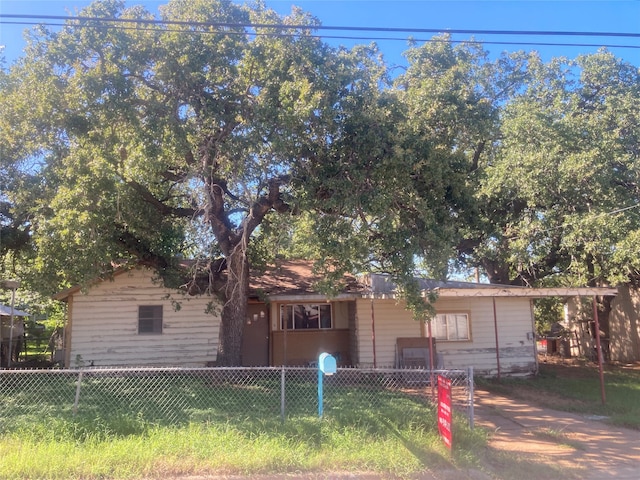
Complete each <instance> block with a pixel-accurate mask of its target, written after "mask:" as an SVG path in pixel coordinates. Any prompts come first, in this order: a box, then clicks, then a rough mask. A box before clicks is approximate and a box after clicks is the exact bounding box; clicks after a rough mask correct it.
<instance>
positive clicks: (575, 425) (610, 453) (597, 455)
mask: <svg viewBox="0 0 640 480" xmlns="http://www.w3.org/2000/svg"><path fill="white" fill-rule="evenodd" d="M476 395H477V396H476V409H475V413H476V425H477V426H482V427H485V428H487V429H489V431H490V432H491V433H490V435H491V436H490V442H489V445H490V448H491V449H493V450H495V451H499V452H505V453H510V454H513V455H518V456H520V457H521V458H522V459H523V460H528V461H531V462H535V463H538V464H540V463H543V464H546V465H548V466H549V467H550V468H551V469H554V470H557V472H558V473H559V474H561V475H562V478H577V479H588V480H596V479H597V480H600V479H605V478H615V479H620V480H638V479H640V431H637V430H630V429H626V428H621V427H615V426H611V425H608V424H607V423H605V419H598V418H595V417H587V416H583V415H576V414H571V413H566V412H558V411H555V410H548V409H544V408H540V407H536V406H532V405H530V404H528V403H527V402H526V401H519V400H513V399H511V398H506V397H501V396H499V395H494V394H491V393H489V392H486V391H483V390H478V391H476ZM523 478H524V477H523ZM558 478H561V477H558Z"/></svg>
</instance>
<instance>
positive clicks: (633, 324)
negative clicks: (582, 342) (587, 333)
mask: <svg viewBox="0 0 640 480" xmlns="http://www.w3.org/2000/svg"><path fill="white" fill-rule="evenodd" d="M590 300H591V299H590ZM638 312H640V291H639V290H638V289H636V288H632V287H630V286H623V287H620V288H619V289H618V295H617V296H616V298H614V299H613V300H612V301H611V313H610V314H609V338H610V344H609V354H610V360H613V361H615V362H625V363H630V362H637V361H638V360H640V321H639V318H638V317H639V315H638ZM583 325H584V324H583ZM583 330H586V329H585V328H584V327H583ZM603 343H604V342H603ZM592 348H593V347H592Z"/></svg>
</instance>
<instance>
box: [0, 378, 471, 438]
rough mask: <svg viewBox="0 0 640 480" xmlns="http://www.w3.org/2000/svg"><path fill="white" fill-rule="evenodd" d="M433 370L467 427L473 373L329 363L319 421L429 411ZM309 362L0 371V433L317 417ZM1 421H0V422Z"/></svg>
mask: <svg viewBox="0 0 640 480" xmlns="http://www.w3.org/2000/svg"><path fill="white" fill-rule="evenodd" d="M437 375H444V376H446V377H448V378H450V379H451V380H452V403H453V407H454V411H457V412H458V413H459V414H460V415H463V416H465V417H466V418H468V419H469V423H470V426H471V427H473V372H472V370H471V369H470V370H469V371H465V370H443V371H428V370H421V369H411V370H404V369H402V370H398V369H380V368H377V369H355V368H338V369H337V372H336V373H335V374H334V375H331V376H324V377H323V384H324V388H323V407H324V408H323V410H324V411H323V417H335V418H347V417H348V418H349V419H350V421H355V422H357V421H358V417H359V416H361V415H368V416H371V415H374V416H375V415H380V416H384V415H385V414H387V413H389V412H390V411H391V410H395V411H396V413H402V410H404V411H405V412H406V414H407V415H411V414H412V408H413V407H421V408H422V410H421V411H422V412H424V407H427V408H432V409H434V408H435V403H436V402H437ZM318 406H319V393H318V370H317V369H315V368H294V367H265V368H253V367H246V368H85V369H78V370H0V430H2V429H7V428H10V427H11V425H20V424H24V423H25V422H29V419H30V418H33V417H34V416H35V417H38V418H42V417H43V416H46V417H49V418H63V419H74V420H75V421H77V420H78V419H82V420H85V421H86V422H99V421H102V422H104V421H109V422H113V421H119V422H121V423H122V422H125V423H126V422H134V423H135V422H137V421H144V422H151V423H154V424H159V425H180V424H186V423H190V422H229V421H232V420H234V419H237V418H239V417H241V418H252V419H274V418H278V417H279V418H280V419H281V420H282V421H286V420H287V418H291V417H294V416H295V417H305V416H317V415H318ZM3 426H4V427H3Z"/></svg>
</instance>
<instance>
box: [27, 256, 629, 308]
mask: <svg viewBox="0 0 640 480" xmlns="http://www.w3.org/2000/svg"><path fill="white" fill-rule="evenodd" d="M123 271H125V270H124V269H119V270H116V272H114V276H116V275H118V274H120V273H122V272H123ZM321 279H322V278H321V277H320V276H319V275H317V274H315V273H314V271H313V262H311V261H309V260H277V261H276V263H275V265H271V266H268V267H267V268H266V269H265V270H264V271H262V272H260V273H254V274H252V276H251V280H250V291H251V296H252V297H254V298H255V297H258V298H260V297H266V298H268V299H269V300H279V301H288V300H291V301H300V300H305V301H327V300H329V297H328V296H327V295H325V294H321V293H318V291H317V290H316V289H315V285H316V284H317V283H318V282H319V281H320V280H321ZM100 281H103V279H98V280H96V283H98V282H100ZM418 282H419V285H420V289H421V290H422V291H423V293H424V294H425V295H427V294H428V293H429V292H432V291H435V292H437V294H438V296H439V297H527V298H544V297H576V296H594V295H597V296H614V295H616V294H617V289H616V288H608V287H550V288H531V287H521V286H515V285H498V284H489V283H472V282H458V281H438V280H431V279H422V278H421V279H418ZM78 291H80V287H79V286H75V287H72V288H69V289H66V290H63V291H62V292H59V293H57V294H56V295H54V297H53V298H54V299H56V300H66V299H67V298H68V297H69V296H70V295H73V294H74V293H76V292H78ZM372 296H373V298H394V299H395V298H398V296H399V295H398V291H397V286H396V285H395V284H394V283H393V282H392V281H391V278H390V277H389V276H388V275H384V274H378V273H372V274H365V275H360V276H358V277H355V276H353V275H346V276H345V277H344V285H343V286H342V288H341V290H340V293H339V294H338V295H335V296H332V297H331V299H332V300H345V299H353V298H357V297H372ZM16 315H17V313H16ZM24 315H25V316H26V315H28V314H24Z"/></svg>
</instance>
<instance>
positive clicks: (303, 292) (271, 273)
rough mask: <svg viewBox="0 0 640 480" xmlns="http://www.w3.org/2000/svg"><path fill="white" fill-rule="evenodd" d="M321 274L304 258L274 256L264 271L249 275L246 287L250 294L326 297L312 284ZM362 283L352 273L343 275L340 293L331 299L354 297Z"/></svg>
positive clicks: (293, 297) (320, 298)
mask: <svg viewBox="0 0 640 480" xmlns="http://www.w3.org/2000/svg"><path fill="white" fill-rule="evenodd" d="M321 280H322V277H321V276H319V275H317V274H315V273H314V271H313V262H310V261H308V260H278V261H276V264H275V265H271V266H269V267H267V269H266V270H265V271H264V273H261V274H259V275H253V276H252V277H251V283H250V288H251V291H252V293H253V294H258V295H259V294H264V295H267V296H268V297H269V299H271V300H287V299H297V300H300V299H306V300H324V301H326V300H327V296H326V295H323V294H320V293H318V291H317V290H316V289H315V285H316V284H317V283H318V282H319V281H321ZM362 289H363V287H362V284H360V283H359V282H358V280H357V279H356V277H354V276H352V275H346V276H345V277H344V285H343V288H342V289H341V291H340V293H339V294H338V295H337V296H335V297H332V298H333V299H340V298H354V297H355V296H360V293H361V292H362Z"/></svg>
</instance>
